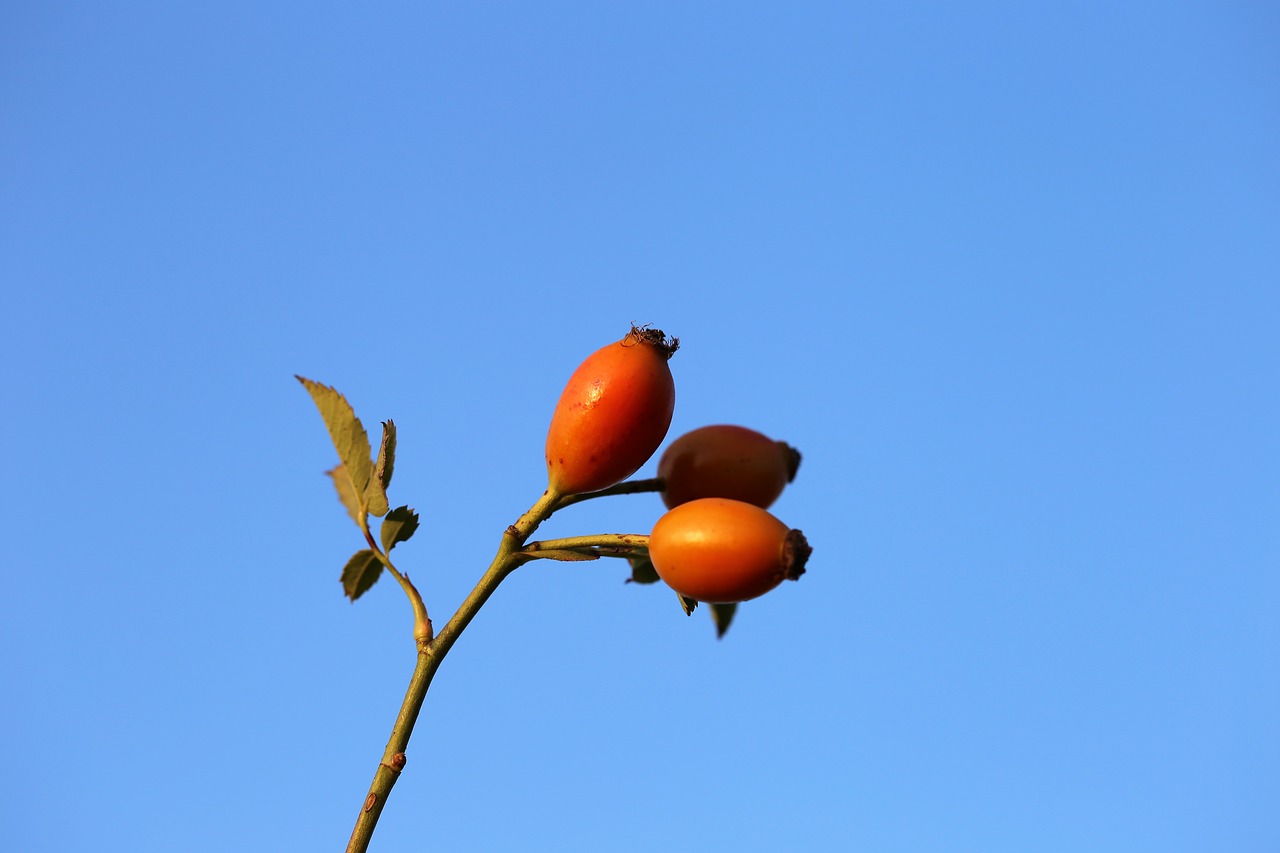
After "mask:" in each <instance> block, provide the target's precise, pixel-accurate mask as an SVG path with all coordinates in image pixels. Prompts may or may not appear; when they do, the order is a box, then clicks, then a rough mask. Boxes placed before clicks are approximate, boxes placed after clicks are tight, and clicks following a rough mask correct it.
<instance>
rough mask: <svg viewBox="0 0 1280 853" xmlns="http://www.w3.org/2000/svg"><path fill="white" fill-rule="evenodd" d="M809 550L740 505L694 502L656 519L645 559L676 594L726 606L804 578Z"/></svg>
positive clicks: (794, 534)
mask: <svg viewBox="0 0 1280 853" xmlns="http://www.w3.org/2000/svg"><path fill="white" fill-rule="evenodd" d="M810 552H811V549H810V548H809V545H808V543H807V542H806V541H805V539H804V534H802V533H801V532H800V531H798V530H788V529H787V526H786V525H785V524H783V523H782V522H781V521H779V520H778V519H777V518H775V517H774V516H773V515H772V514H770V513H769V512H768V511H766V510H763V509H761V508H760V507H758V506H754V505H752V504H749V503H744V502H743V501H735V500H729V499H727V498H699V499H698V500H693V501H689V502H688V503H684V504H680V505H679V506H677V507H675V508H674V509H671V510H669V511H668V512H667V513H666V515H664V516H662V518H660V519H658V523H657V524H655V525H654V526H653V532H652V533H651V534H650V535H649V559H650V560H651V561H652V562H653V567H654V569H655V570H657V572H658V576H659V577H660V578H662V579H663V580H664V581H666V583H667V586H669V587H671V588H672V589H674V590H675V591H676V592H678V593H680V594H681V595H684V596H687V597H688V598H693V599H696V600H698V601H705V602H708V603H716V604H728V603H731V602H738V601H746V600H748V599H751V598H756V597H758V596H761V595H764V594H765V593H766V592H769V591H770V590H771V589H773V588H774V587H776V586H778V584H780V583H782V582H783V581H784V580H786V579H788V578H790V579H791V580H795V579H796V578H798V577H800V575H802V574H803V573H804V563H805V561H806V560H807V559H808V557H809V554H810Z"/></svg>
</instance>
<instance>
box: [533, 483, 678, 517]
mask: <svg viewBox="0 0 1280 853" xmlns="http://www.w3.org/2000/svg"><path fill="white" fill-rule="evenodd" d="M666 486H667V482H666V480H663V479H662V478H661V477H652V478H650V479H648V480H627V481H626V482H623V483H619V484H618V485H616V486H610V487H609V488H607V489H601V490H600V491H598V492H587V493H586V494H582V495H565V496H564V497H563V498H561V499H560V503H559V504H558V505H557V506H556V509H563V508H564V507H567V506H569V505H570V504H576V503H581V502H582V501H589V500H591V499H593V498H607V497H611V496H613V495H635V494H639V493H640V492H660V491H662V490H663V489H664V488H666Z"/></svg>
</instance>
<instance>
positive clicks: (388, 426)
mask: <svg viewBox="0 0 1280 853" xmlns="http://www.w3.org/2000/svg"><path fill="white" fill-rule="evenodd" d="M395 464H396V425H395V422H394V421H391V420H386V421H383V422H382V444H381V445H379V447H378V460H377V461H376V462H375V463H374V464H373V475H372V476H370V477H369V488H368V490H367V491H366V492H365V503H367V504H368V505H369V512H370V513H372V514H373V515H377V516H383V515H386V514H387V510H388V509H389V508H390V504H388V503H387V489H388V488H389V487H390V486H391V471H392V469H393V468H395Z"/></svg>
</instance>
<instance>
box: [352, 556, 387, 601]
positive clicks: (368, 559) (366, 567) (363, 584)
mask: <svg viewBox="0 0 1280 853" xmlns="http://www.w3.org/2000/svg"><path fill="white" fill-rule="evenodd" d="M381 574H382V563H379V562H378V556H377V555H376V554H374V553H373V552H372V551H370V550H369V549H368V548H365V549H364V550H363V551H356V553H355V554H354V555H352V557H351V559H350V560H347V564H346V566H344V567H343V569H342V591H343V592H345V593H346V594H347V598H349V599H351V600H352V601H355V600H356V599H357V598H359V597H360V596H362V595H364V594H365V593H366V592H368V591H369V587H371V586H373V585H374V583H375V582H377V580H378V577H379V575H381Z"/></svg>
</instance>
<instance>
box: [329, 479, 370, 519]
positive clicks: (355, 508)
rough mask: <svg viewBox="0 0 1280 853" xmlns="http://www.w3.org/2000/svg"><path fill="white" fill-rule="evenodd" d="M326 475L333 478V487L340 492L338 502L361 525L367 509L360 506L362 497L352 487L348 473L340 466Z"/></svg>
mask: <svg viewBox="0 0 1280 853" xmlns="http://www.w3.org/2000/svg"><path fill="white" fill-rule="evenodd" d="M325 473H326V474H328V475H329V476H330V477H332V478H333V487H334V488H335V489H337V490H338V500H340V501H342V505H343V506H345V507H346V508H347V512H349V513H351V517H352V518H353V519H355V522H356V524H360V522H361V521H362V520H363V519H364V515H365V507H364V506H362V505H361V504H360V497H359V496H358V495H357V494H356V492H355V489H354V488H353V487H352V485H351V478H350V477H348V476H347V472H346V471H345V470H343V467H342V466H341V465H339V466H338V467H337V468H331V469H330V470H328V471H325Z"/></svg>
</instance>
